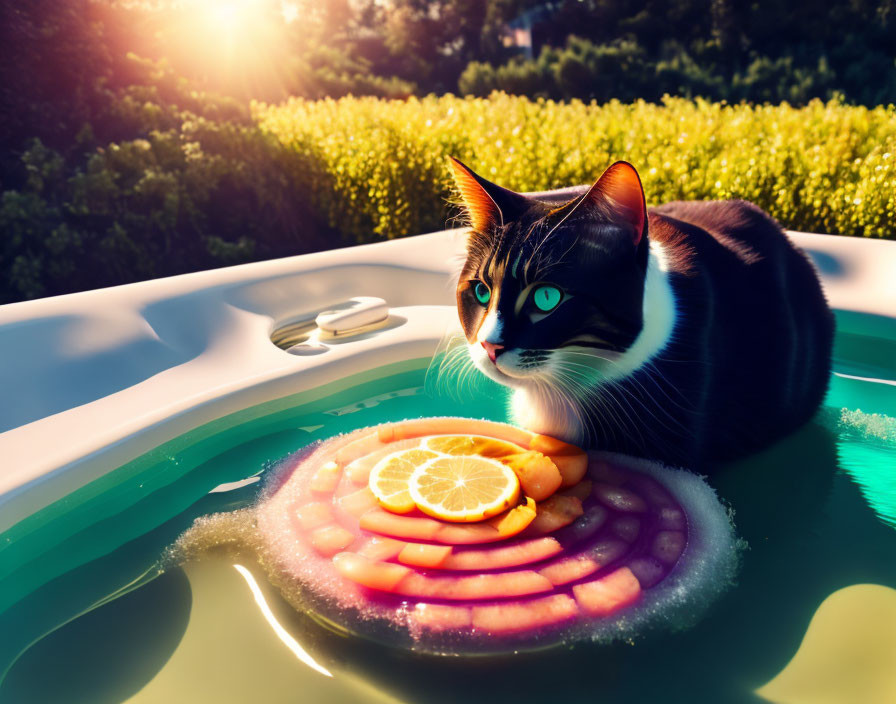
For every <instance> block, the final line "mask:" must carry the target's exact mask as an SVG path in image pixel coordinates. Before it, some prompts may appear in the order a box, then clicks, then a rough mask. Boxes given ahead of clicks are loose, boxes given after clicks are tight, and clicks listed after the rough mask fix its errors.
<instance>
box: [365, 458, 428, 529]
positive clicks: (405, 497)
mask: <svg viewBox="0 0 896 704" xmlns="http://www.w3.org/2000/svg"><path fill="white" fill-rule="evenodd" d="M436 457H438V455H437V454H436V453H435V452H429V451H428V450H419V449H415V450H405V451H404V452H400V453H396V454H392V455H388V456H386V457H384V458H383V459H382V460H380V461H379V462H377V464H376V466H375V467H374V468H373V469H372V470H371V471H370V479H369V480H368V486H369V487H370V490H371V491H372V492H373V495H374V496H375V497H376V500H377V501H378V502H379V504H380V506H382V507H383V508H384V509H386V510H387V511H392V512H393V513H409V512H411V511H413V510H414V509H415V508H416V505H415V503H414V499H413V498H411V494H410V491H409V490H408V489H409V481H410V478H411V475H412V474H413V473H414V472H415V471H416V470H417V468H418V467H420V465H421V464H424V463H425V462H429V461H430V460H432V459H435V458H436Z"/></svg>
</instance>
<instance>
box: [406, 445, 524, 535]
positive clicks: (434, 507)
mask: <svg viewBox="0 0 896 704" xmlns="http://www.w3.org/2000/svg"><path fill="white" fill-rule="evenodd" d="M410 497H411V499H413V502H414V503H415V504H416V505H417V508H419V509H420V510H421V511H423V513H426V514H428V515H430V516H432V517H434V518H439V519H441V520H443V521H452V522H456V523H472V522H474V521H483V520H485V519H486V518H491V517H492V516H496V515H498V514H499V513H502V512H504V511H506V510H507V509H508V508H510V507H511V506H513V505H514V504H515V503H517V501H518V500H519V497H520V482H519V479H517V476H516V474H514V472H513V470H511V469H510V468H509V467H507V466H506V465H504V464H502V463H501V462H498V461H496V460H492V459H487V458H485V457H469V456H464V455H460V456H449V457H440V458H438V459H435V460H432V461H431V462H427V463H426V464H423V465H422V466H420V467H418V469H417V470H416V471H415V472H414V473H413V475H411V480H410Z"/></svg>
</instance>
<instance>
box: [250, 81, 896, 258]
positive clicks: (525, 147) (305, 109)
mask: <svg viewBox="0 0 896 704" xmlns="http://www.w3.org/2000/svg"><path fill="white" fill-rule="evenodd" d="M253 114H254V116H255V119H256V121H257V122H258V124H259V126H260V127H261V129H262V130H264V131H265V132H268V133H270V134H271V135H273V136H274V137H275V138H276V139H277V140H278V141H279V142H280V143H281V144H282V145H283V146H284V147H285V148H286V149H287V150H288V151H289V152H291V153H293V154H295V155H296V158H297V160H298V163H301V164H302V168H303V169H311V170H312V171H313V173H310V174H305V176H306V177H307V180H306V179H303V181H306V182H308V183H310V184H311V185H310V186H309V187H310V188H311V189H312V190H313V193H311V194H308V195H310V196H311V198H310V200H311V202H312V203H315V204H316V206H317V207H318V208H319V209H320V214H321V216H322V219H323V220H325V221H326V222H328V224H329V225H330V226H331V227H333V228H334V229H335V230H337V231H339V232H342V233H344V234H346V235H349V236H350V237H352V238H354V239H356V240H357V241H359V242H363V241H370V240H375V239H385V238H393V237H400V236H404V235H409V234H419V233H422V232H427V231H431V230H435V229H440V228H442V227H444V226H446V225H450V224H451V223H450V217H451V214H452V211H453V212H456V210H453V209H452V208H450V207H449V204H448V200H449V198H450V196H451V181H450V176H449V171H448V166H447V161H446V157H447V156H448V155H449V154H450V155H453V156H456V157H457V158H459V159H461V160H462V161H464V162H465V163H467V164H468V165H469V166H471V167H472V168H473V169H475V170H476V171H477V172H478V173H480V174H482V175H483V176H484V177H485V178H488V179H489V180H492V181H495V182H497V183H499V184H501V185H502V186H506V187H507V188H511V189H514V190H517V191H536V190H546V189H550V188H559V187H563V186H570V185H575V184H581V183H590V182H592V181H593V180H594V179H596V178H597V177H598V176H599V175H600V174H601V172H602V171H603V169H604V168H606V167H607V166H608V165H609V164H610V163H611V162H613V161H615V160H617V159H625V160H627V161H630V162H631V163H632V164H634V165H635V167H636V168H637V169H638V171H639V172H640V174H641V178H642V180H643V182H644V188H645V191H646V194H647V201H648V204H649V205H650V204H659V203H662V202H666V201H670V200H679V199H720V198H743V199H745V200H750V201H753V202H754V203H756V204H758V205H759V206H761V207H762V208H764V209H766V210H767V211H768V212H770V213H771V214H772V215H773V216H774V217H776V218H777V219H778V220H779V221H780V222H781V223H782V224H783V225H784V226H785V227H787V228H790V229H795V230H805V231H813V232H828V233H834V234H842V235H856V236H863V237H886V238H892V237H894V236H896V218H894V216H896V189H894V176H896V170H894V161H896V108H894V107H893V106H892V105H890V106H881V107H876V108H866V107H853V106H846V105H843V104H841V103H839V102H837V101H831V102H828V103H823V102H820V101H817V100H816V101H813V102H812V103H810V104H809V105H808V106H806V107H803V108H794V107H791V106H789V105H787V104H782V105H757V106H752V105H747V104H739V105H728V104H725V103H711V102H706V101H703V100H697V101H692V100H685V99H678V98H667V99H665V100H664V101H663V103H662V104H651V103H645V102H641V101H639V102H635V103H631V104H623V103H619V102H617V101H611V102H609V103H605V104H600V105H599V104H596V103H589V104H586V103H582V102H579V101H572V102H569V103H558V102H553V101H550V100H541V99H539V100H530V99H527V98H524V97H516V96H509V95H506V94H503V93H493V94H492V95H491V96H490V97H488V98H475V99H474V98H458V97H455V96H452V95H445V96H441V97H436V96H429V97H426V98H421V99H417V98H412V99H409V100H406V101H405V100H402V101H399V100H381V99H377V98H351V97H349V98H342V99H340V100H320V101H306V100H302V99H291V100H289V101H288V102H286V103H284V104H281V105H272V106H268V105H262V104H256V105H254V106H253ZM309 164H310V165H309Z"/></svg>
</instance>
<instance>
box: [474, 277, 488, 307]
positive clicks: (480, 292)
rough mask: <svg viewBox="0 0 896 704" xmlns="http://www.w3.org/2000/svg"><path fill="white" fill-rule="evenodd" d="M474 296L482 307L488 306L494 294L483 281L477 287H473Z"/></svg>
mask: <svg viewBox="0 0 896 704" xmlns="http://www.w3.org/2000/svg"><path fill="white" fill-rule="evenodd" d="M473 294H474V295H475V296H476V300H477V301H479V302H480V303H481V304H482V305H486V304H487V303H488V301H489V299H490V298H491V297H492V292H491V291H489V290H488V286H486V285H485V284H484V283H482V282H481V281H477V282H476V285H475V286H474V287H473Z"/></svg>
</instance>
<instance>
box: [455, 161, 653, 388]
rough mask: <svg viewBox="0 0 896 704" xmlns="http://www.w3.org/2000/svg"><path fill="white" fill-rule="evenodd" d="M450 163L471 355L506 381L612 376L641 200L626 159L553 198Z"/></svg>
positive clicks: (641, 220) (637, 312)
mask: <svg viewBox="0 0 896 704" xmlns="http://www.w3.org/2000/svg"><path fill="white" fill-rule="evenodd" d="M451 164H452V166H453V169H454V175H455V180H456V182H457V186H458V189H459V191H460V195H461V198H462V202H463V207H464V209H465V211H466V213H467V216H468V220H469V224H470V226H471V228H472V229H471V233H470V235H469V241H468V244H467V258H466V262H465V264H464V267H463V270H462V271H461V274H460V279H459V281H458V285H457V308H458V313H459V315H460V321H461V324H462V326H463V330H464V333H465V335H466V338H467V342H468V343H469V347H470V354H471V356H472V358H473V361H474V362H475V363H476V365H477V366H478V367H479V368H480V369H481V370H482V371H483V372H485V374H487V375H488V376H490V377H491V378H493V379H495V380H496V381H498V382H500V383H502V384H505V385H507V386H511V387H515V388H518V389H523V388H531V387H553V388H557V389H564V388H569V395H571V396H574V394H575V391H576V389H575V387H576V386H577V385H583V384H588V383H589V380H590V381H594V378H595V375H597V376H598V377H599V376H600V375H601V372H602V371H603V372H604V373H606V374H607V375H609V376H612V374H611V373H610V372H611V371H612V368H613V365H614V364H616V363H617V360H618V359H619V358H620V357H621V356H622V355H623V354H624V353H625V352H626V351H627V350H628V349H629V348H630V347H631V346H632V344H633V342H634V341H635V340H636V338H637V337H638V335H639V333H640V332H641V329H642V325H643V320H642V310H643V299H644V283H645V275H646V271H647V262H648V244H647V211H646V207H645V202H644V191H643V189H642V187H641V181H640V179H639V177H638V174H637V172H636V171H635V169H634V167H632V166H631V165H630V164H628V163H626V162H622V161H620V162H617V163H615V164H613V165H612V166H611V167H610V168H608V169H607V170H606V171H605V172H604V174H603V175H602V176H601V177H600V179H598V181H597V182H596V183H595V184H594V186H592V187H591V189H590V190H589V191H588V192H587V193H585V194H584V195H582V196H580V197H577V198H574V199H573V200H571V201H570V202H568V203H565V204H563V205H559V206H558V205H556V204H553V205H552V204H548V203H545V202H542V201H539V200H535V199H532V198H528V197H526V196H523V195H521V194H518V193H514V192H513V191H509V190H507V189H505V188H501V187H500V186H497V185H495V184H493V183H490V182H488V181H486V180H485V179H483V178H482V177H480V176H478V175H477V174H475V173H473V171H471V170H470V169H469V168H467V167H466V166H465V165H464V164H462V163H461V162H459V161H457V160H454V159H452V160H451Z"/></svg>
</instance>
